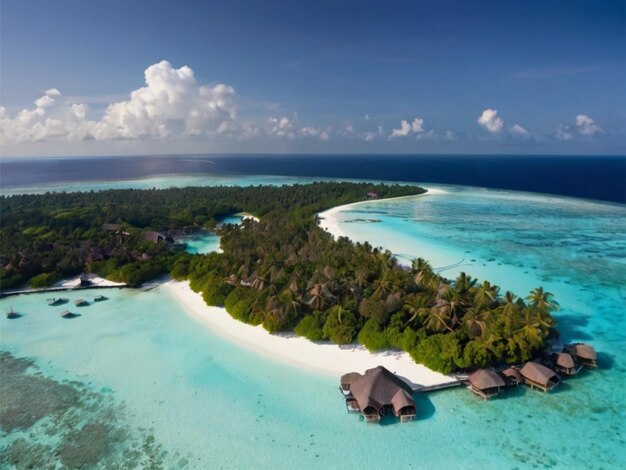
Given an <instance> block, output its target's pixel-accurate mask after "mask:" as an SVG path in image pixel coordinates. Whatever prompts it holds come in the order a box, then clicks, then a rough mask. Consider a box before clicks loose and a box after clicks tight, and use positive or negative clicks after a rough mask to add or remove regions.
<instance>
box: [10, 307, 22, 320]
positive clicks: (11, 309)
mask: <svg viewBox="0 0 626 470" xmlns="http://www.w3.org/2000/svg"><path fill="white" fill-rule="evenodd" d="M6 316H7V318H9V319H11V320H12V319H13V318H19V317H21V315H20V314H19V313H17V312H15V311H14V310H13V307H11V308H10V309H9V310H7V311H6Z"/></svg>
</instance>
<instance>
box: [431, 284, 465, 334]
mask: <svg viewBox="0 0 626 470" xmlns="http://www.w3.org/2000/svg"><path fill="white" fill-rule="evenodd" d="M435 307H436V308H437V310H438V311H439V313H440V315H441V317H442V318H444V319H445V320H446V321H447V323H449V324H450V326H451V327H454V326H455V325H458V324H460V321H459V313H460V312H461V308H462V299H461V296H460V295H459V292H458V291H457V290H456V289H455V288H454V287H450V286H448V288H447V290H446V291H445V292H444V293H443V296H442V297H440V299H439V301H438V302H437V305H436V306H435ZM450 331H452V328H450Z"/></svg>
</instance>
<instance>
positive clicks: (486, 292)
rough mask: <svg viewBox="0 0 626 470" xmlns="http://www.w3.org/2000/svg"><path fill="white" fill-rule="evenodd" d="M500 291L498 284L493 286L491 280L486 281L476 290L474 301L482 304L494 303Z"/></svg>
mask: <svg viewBox="0 0 626 470" xmlns="http://www.w3.org/2000/svg"><path fill="white" fill-rule="evenodd" d="M499 291H500V288H499V287H498V286H492V285H491V283H490V282H489V281H484V282H483V283H482V284H481V285H480V286H479V287H478V289H477V290H476V295H475V296H474V301H475V302H477V303H478V305H481V306H483V305H490V304H493V303H494V302H495V301H496V299H497V298H498V292H499Z"/></svg>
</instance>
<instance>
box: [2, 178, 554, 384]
mask: <svg viewBox="0 0 626 470" xmlns="http://www.w3.org/2000/svg"><path fill="white" fill-rule="evenodd" d="M367 191H376V192H377V193H378V194H379V196H380V197H390V196H401V195H407V194H417V193H419V192H420V191H421V190H420V189H419V188H416V187H407V186H375V187H372V186H369V185H355V184H348V183H318V184H314V185H305V186H294V187H281V188H268V187H257V188H188V189H180V190H165V191H156V190H152V191H106V192H102V193H88V194H82V195H80V194H55V195H48V196H20V197H11V198H3V199H2V200H1V202H2V222H3V224H2V225H3V226H2V246H1V248H2V249H1V253H2V258H1V262H2V282H3V285H4V283H7V284H9V285H10V284H11V283H13V284H14V283H15V281H14V280H13V279H14V278H17V276H19V280H20V282H23V281H24V280H26V279H30V282H31V284H33V281H36V282H37V283H39V282H41V283H45V282H47V281H48V279H44V278H43V277H45V276H53V277H58V276H62V275H66V274H69V272H70V271H72V270H74V271H73V272H80V271H81V270H83V269H85V268H87V269H91V270H94V271H97V272H100V273H101V274H105V275H108V276H109V277H110V278H114V279H122V280H125V281H127V282H131V283H133V284H137V283H139V282H141V281H142V280H144V279H147V278H149V277H151V276H155V275H159V274H161V273H163V272H166V271H170V273H171V275H172V277H174V278H176V279H189V280H190V281H191V286H192V288H193V289H194V290H196V291H198V292H202V294H203V297H204V299H205V301H206V302H207V303H208V304H211V305H224V306H225V307H226V309H227V310H228V312H229V313H230V314H231V315H232V316H233V317H234V318H237V319H238V320H241V321H244V322H248V323H252V324H262V325H263V326H264V327H265V328H266V329H267V330H269V331H272V332H274V331H284V330H293V331H295V332H296V333H297V334H300V335H303V336H305V337H307V338H309V339H311V340H324V339H327V340H330V341H333V342H335V343H340V344H342V343H351V342H354V341H358V342H360V343H362V344H364V345H365V346H366V347H367V348H369V349H371V350H376V349H383V348H388V347H394V348H399V349H402V350H405V351H407V352H409V353H410V354H411V356H412V357H413V358H414V359H415V360H416V361H417V362H421V363H424V364H425V365H427V366H428V367H431V368H433V369H436V370H439V371H442V372H450V371H452V370H456V369H466V368H471V367H476V366H485V365H488V364H494V363H501V362H510V363H516V362H521V361H524V360H527V359H529V358H531V357H532V356H534V355H536V354H537V353H539V352H540V351H542V350H543V349H544V348H545V344H546V340H547V339H548V336H549V335H550V334H551V333H552V332H553V331H554V330H553V326H554V322H553V320H552V318H551V316H550V312H551V311H552V310H554V309H556V308H557V303H556V302H555V301H554V300H553V299H552V295H551V294H550V293H549V292H544V291H543V289H541V288H537V289H535V290H534V291H533V292H531V294H530V296H529V297H528V298H527V299H526V300H524V299H521V298H518V297H516V296H515V295H513V294H512V293H510V292H506V293H504V295H500V294H501V293H500V292H499V288H498V287H497V286H494V285H492V284H490V283H489V282H488V281H484V282H482V283H478V282H477V280H475V279H472V278H471V277H469V276H467V275H465V274H461V275H460V276H459V277H458V278H457V279H455V280H453V281H449V280H446V279H444V278H442V277H441V276H439V275H437V274H436V273H435V272H434V271H433V269H432V268H431V267H430V265H429V264H428V263H427V262H426V261H424V260H423V259H417V260H415V261H414V262H413V265H412V266H411V267H410V268H403V267H401V266H399V265H398V264H397V260H396V259H395V258H394V257H393V256H392V254H391V253H390V252H389V251H384V250H382V249H380V248H374V247H372V246H370V245H369V244H367V243H365V244H354V243H352V242H350V241H349V240H348V239H346V238H340V239H339V240H334V239H333V238H332V236H330V235H329V234H328V233H327V232H324V231H323V230H322V229H321V228H320V227H319V226H318V225H317V221H316V219H315V213H316V212H318V211H320V210H323V209H326V208H328V207H331V206H334V205H339V204H342V203H346V202H353V201H356V200H361V199H364V198H365V197H366V196H365V195H366V192H367ZM146 208H149V209H148V210H146ZM243 210H245V211H250V212H252V213H254V214H256V215H259V216H262V218H261V221H260V222H254V221H253V220H249V219H248V220H246V221H244V223H243V224H241V225H239V226H235V225H227V226H225V227H223V228H222V229H221V236H222V240H221V245H222V249H223V253H219V254H218V253H211V254H208V255H189V254H187V253H184V252H183V251H181V250H179V249H176V248H175V247H172V246H168V245H167V244H165V243H163V242H159V243H151V242H146V241H144V240H143V238H142V237H141V233H142V231H143V230H145V229H148V228H150V229H153V230H154V229H156V230H162V229H168V230H170V231H171V230H181V229H189V227H191V228H192V229H193V228H197V227H201V226H204V227H210V226H213V225H214V224H215V222H216V220H217V219H218V218H219V217H220V216H222V215H226V214H229V213H233V212H237V211H243ZM105 222H117V223H119V224H120V225H121V226H122V227H123V232H125V233H127V234H128V235H124V234H123V233H122V231H118V232H109V231H104V230H102V229H101V225H102V224H103V223H105ZM11 234H15V236H12V237H11V238H9V239H7V237H8V236H11ZM52 240H54V243H58V245H53V246H52V249H50V250H41V246H42V245H43V244H45V243H48V244H49V243H52ZM58 240H60V241H58ZM85 247H86V248H85ZM90 247H91V248H93V247H98V248H101V247H103V248H104V252H105V254H106V256H103V257H102V259H94V258H93V257H91V258H90V253H93V249H91V250H90V249H89V248H90ZM81 263H82V264H81Z"/></svg>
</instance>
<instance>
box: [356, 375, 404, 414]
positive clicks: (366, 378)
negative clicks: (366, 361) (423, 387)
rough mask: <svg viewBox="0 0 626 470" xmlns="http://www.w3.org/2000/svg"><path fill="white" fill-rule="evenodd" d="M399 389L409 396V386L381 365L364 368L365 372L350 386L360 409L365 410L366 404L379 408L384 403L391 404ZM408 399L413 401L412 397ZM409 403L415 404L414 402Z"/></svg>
mask: <svg viewBox="0 0 626 470" xmlns="http://www.w3.org/2000/svg"><path fill="white" fill-rule="evenodd" d="M399 390H404V391H405V392H406V393H407V395H408V396H409V397H410V396H411V388H410V387H409V386H408V385H407V384H406V383H405V382H404V381H402V380H401V379H400V378H398V377H397V376H396V375H395V374H393V373H392V372H390V371H389V370H387V369H385V368H384V367H382V366H378V367H375V368H374V369H368V370H366V371H365V374H364V375H363V376H362V377H361V378H359V379H358V380H355V381H354V382H353V383H352V385H351V387H350V391H351V392H352V395H353V396H354V398H355V399H356V401H357V402H358V404H359V408H360V409H361V410H365V408H367V407H368V406H371V407H373V408H374V409H375V410H380V409H381V408H382V407H383V406H385V405H392V399H393V398H394V396H395V395H396V393H398V391H399ZM397 400H400V398H397ZM403 400H404V399H403ZM410 401H411V402H413V399H412V398H411V399H410ZM411 405H412V406H415V402H413V403H411ZM405 406H406V405H405ZM396 410H397V409H396Z"/></svg>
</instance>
